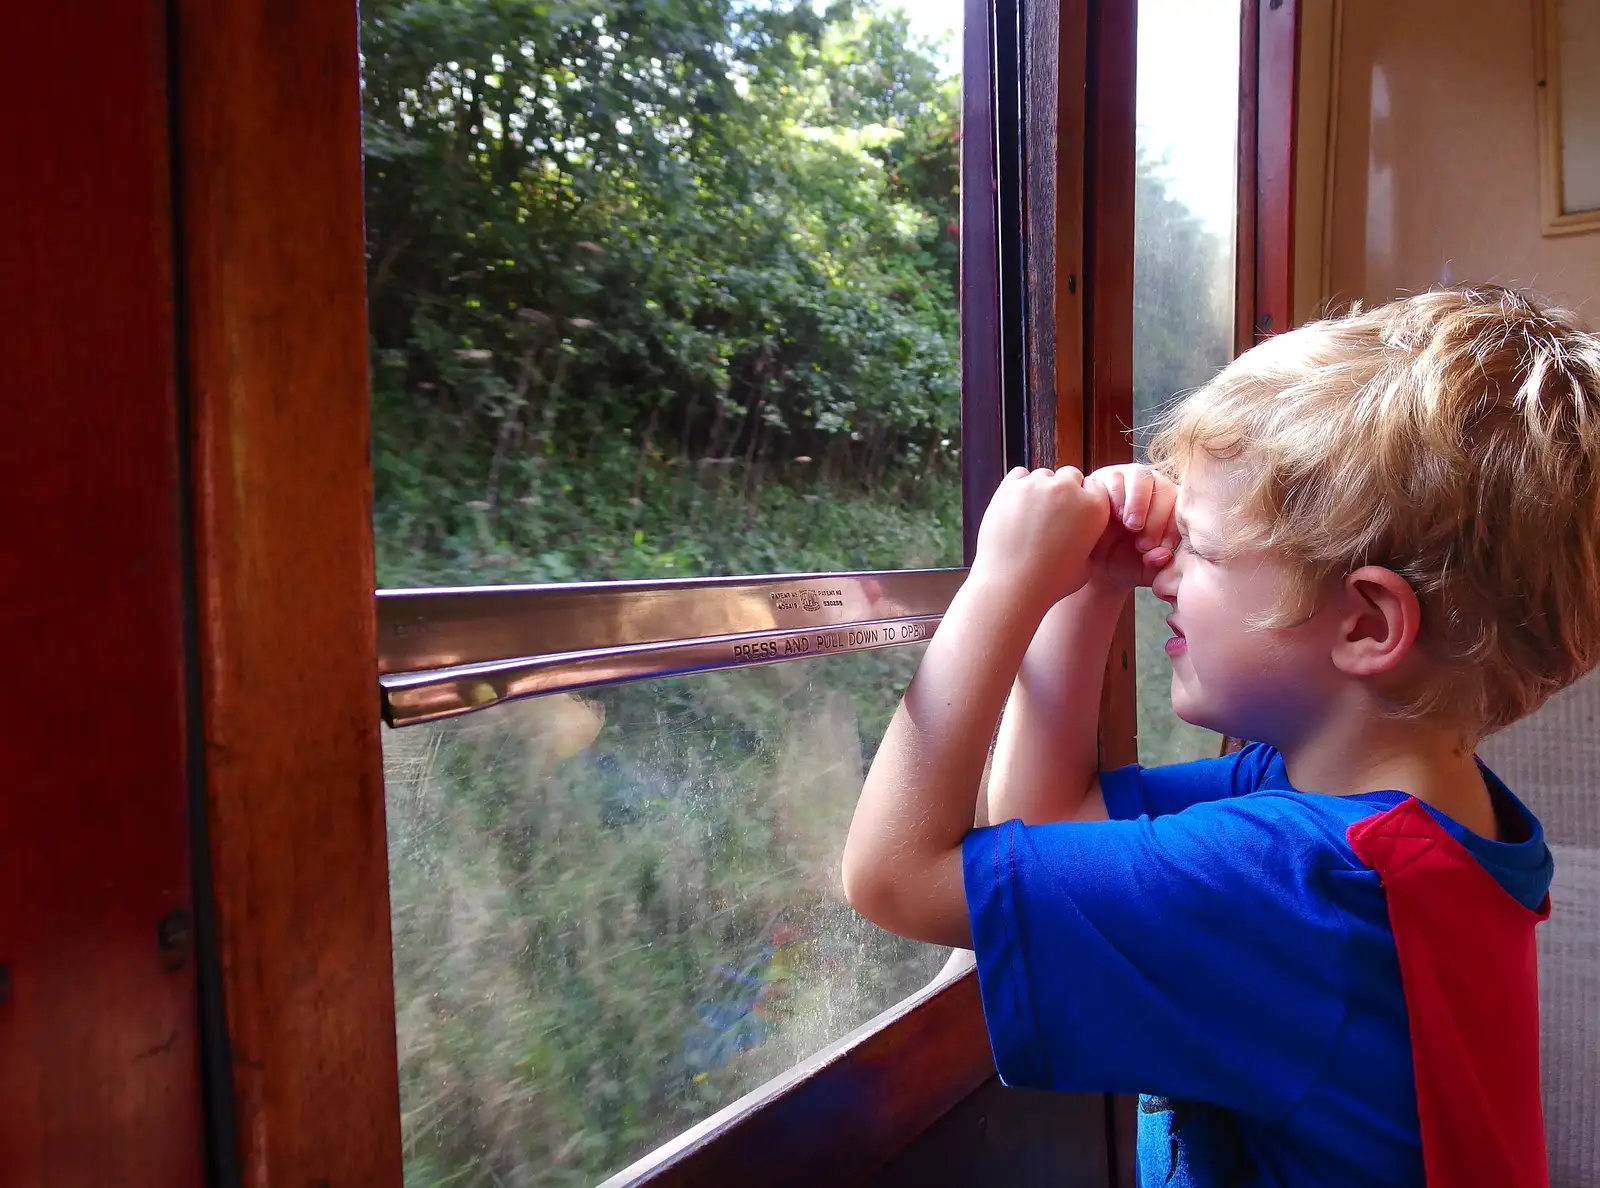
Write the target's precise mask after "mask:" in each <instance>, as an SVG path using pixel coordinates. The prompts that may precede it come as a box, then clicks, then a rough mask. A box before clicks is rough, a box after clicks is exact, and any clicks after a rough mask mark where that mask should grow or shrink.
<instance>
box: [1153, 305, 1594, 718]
mask: <svg viewBox="0 0 1600 1188" xmlns="http://www.w3.org/2000/svg"><path fill="white" fill-rule="evenodd" d="M1196 450H1201V451H1204V452H1205V453H1206V454H1207V455H1210V456H1213V457H1216V458H1219V459H1225V460H1231V461H1233V462H1234V463H1235V464H1236V465H1237V466H1238V468H1239V469H1240V470H1241V472H1242V474H1243V482H1242V484H1241V491H1242V495H1241V498H1240V506H1239V507H1237V508H1236V509H1234V510H1235V511H1236V512H1237V513H1239V514H1238V515H1236V516H1235V517H1234V523H1235V524H1236V525H1237V531H1236V535H1235V538H1234V539H1233V540H1231V541H1230V542H1228V548H1229V550H1230V551H1235V552H1237V551H1244V550H1248V549H1252V548H1265V549H1270V550H1271V551H1273V552H1274V553H1275V554H1277V555H1278V556H1280V557H1283V558H1285V559H1287V560H1289V561H1290V562H1291V564H1292V565H1293V567H1294V568H1295V569H1296V570H1297V571H1298V576H1297V580H1296V583H1295V589H1294V590H1293V591H1291V593H1290V596H1289V598H1288V600H1287V603H1288V604H1286V605H1285V606H1284V607H1283V608H1282V612H1283V613H1282V614H1281V615H1279V616H1277V617H1276V621H1275V623H1274V625H1287V624H1288V623H1290V622H1293V621H1294V620H1295V619H1296V618H1299V617H1303V616H1304V615H1306V614H1309V613H1310V611H1311V610H1312V609H1314V607H1315V605H1316V603H1317V599H1318V597H1319V595H1320V594H1321V592H1322V591H1324V590H1325V589H1327V587H1328V583H1329V582H1331V581H1334V580H1337V579H1338V578H1341V577H1342V576H1343V575H1345V574H1347V573H1349V572H1351V571H1352V570H1354V569H1357V568H1359V567H1361V566H1363V565H1381V566H1385V567H1387V568H1389V569H1392V570H1393V571H1394V572H1396V573H1398V574H1400V575H1401V576H1402V577H1404V578H1405V579H1406V580H1407V581H1408V582H1409V583H1410V584H1411V587H1412V589H1413V590H1415V591H1416V593H1417V596H1418V599H1419V601H1420V602H1421V604H1422V629H1421V633H1420V635H1419V640H1418V643H1419V647H1420V648H1421V650H1422V651H1423V653H1424V654H1425V655H1427V656H1429V657H1431V658H1432V659H1433V661H1434V662H1435V663H1436V664H1437V665H1438V666H1439V667H1440V669H1441V671H1440V672H1439V674H1438V679H1437V680H1430V681H1429V682H1428V687H1427V688H1424V689H1405V690H1392V691H1391V694H1392V700H1393V703H1394V706H1393V708H1394V712H1395V713H1396V714H1398V715H1401V716H1404V717H1411V718H1427V719H1434V720H1440V721H1446V722H1448V723H1450V724H1451V725H1453V726H1456V727H1458V728H1460V729H1462V730H1463V731H1465V732H1466V733H1468V734H1470V735H1473V736H1474V737H1477V736H1481V735H1483V734H1487V733H1490V732H1492V731H1494V730H1497V729H1499V728H1500V727H1502V726H1505V725H1508V724H1509V723H1511V722H1514V721H1516V720H1517V719H1518V718H1521V717H1523V716H1524V715H1526V714H1529V713H1531V712H1532V711H1533V710H1535V709H1537V708H1538V707H1539V706H1540V705H1542V704H1543V703H1544V701H1545V700H1546V699H1547V698H1548V697H1549V696H1550V695H1551V694H1553V693H1555V692H1557V691H1558V690H1560V689H1562V688H1564V687H1565V686H1567V685H1569V684H1571V683H1572V682H1573V681H1575V680H1577V679H1578V678H1579V677H1580V676H1582V675H1584V674H1585V673H1586V672H1588V671H1590V670H1591V669H1593V668H1595V667H1596V666H1597V665H1600V339H1597V338H1596V337H1595V336H1594V335H1591V334H1588V333H1585V332H1584V331H1583V329H1582V328H1581V327H1580V326H1579V324H1578V323H1577V321H1576V319H1575V318H1574V316H1573V315H1572V314H1570V313H1568V312H1566V311H1565V310H1559V309H1553V308H1548V307H1545V306H1542V305H1540V304H1538V303H1537V302H1535V301H1534V300H1533V299H1531V298H1530V297H1528V296H1526V295H1524V294H1521V293H1517V292H1513V291H1511V290H1507V289H1501V288H1472V289H1451V290H1441V291H1436V292H1430V293H1424V294H1421V295H1420V296H1416V297H1411V298H1407V299H1405V300H1400V301H1395V302H1391V303H1390V304H1388V305H1384V306H1381V307H1379V308H1376V309H1372V310H1366V311H1363V310H1361V309H1360V307H1359V306H1357V307H1356V308H1355V309H1353V310H1352V312H1351V313H1350V314H1349V315H1348V316H1347V317H1343V318H1337V319H1331V320H1328V321H1322V322H1314V323H1311V324H1310V325H1307V326H1304V327H1302V328H1300V329H1298V330H1294V331H1291V332H1289V333H1287V334H1283V335H1280V336H1278V337H1276V338H1273V339H1269V340H1267V341H1266V342H1263V343H1262V344H1261V345H1259V346H1257V347H1255V348H1254V349H1253V350H1251V351H1248V352H1246V353H1245V354H1244V355H1242V356H1240V357H1239V358H1238V359H1237V360H1235V361H1234V363H1233V364H1232V365H1231V366H1229V367H1228V368H1227V369H1226V370H1225V371H1223V372H1222V374H1221V375H1219V376H1218V377H1217V378H1216V379H1215V380H1214V381H1212V382H1211V383H1210V384H1208V385H1206V387H1204V388H1202V389H1200V390H1199V391H1198V392H1196V393H1194V394H1193V395H1191V396H1189V397H1188V398H1187V399H1185V400H1183V401H1181V402H1179V403H1178V404H1177V405H1176V406H1175V407H1174V408H1173V409H1172V410H1171V411H1170V412H1169V413H1168V414H1167V416H1166V417H1165V418H1164V419H1163V421H1162V423H1161V425H1160V427H1159V430H1158V432H1157V434H1156V436H1155V438H1154V440H1153V441H1152V442H1151V443H1150V447H1149V458H1150V461H1151V463H1152V464H1153V465H1155V466H1156V467H1157V468H1158V469H1160V470H1162V471H1164V472H1166V473H1167V474H1168V475H1169V476H1171V477H1173V478H1174V479H1179V480H1181V477H1182V473H1183V471H1184V469H1185V468H1186V467H1187V465H1188V462H1189V460H1190V459H1191V458H1192V457H1193V456H1194V452H1195V451H1196Z"/></svg>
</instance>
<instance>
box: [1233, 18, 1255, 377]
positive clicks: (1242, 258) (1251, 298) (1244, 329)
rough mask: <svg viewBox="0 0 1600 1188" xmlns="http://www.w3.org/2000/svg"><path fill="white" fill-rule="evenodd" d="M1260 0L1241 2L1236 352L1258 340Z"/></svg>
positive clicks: (1235, 254)
mask: <svg viewBox="0 0 1600 1188" xmlns="http://www.w3.org/2000/svg"><path fill="white" fill-rule="evenodd" d="M1260 32H1261V14H1260V10H1259V6H1258V0H1241V3H1240V5H1239V143H1238V150H1237V151H1238V154H1239V175H1238V183H1237V185H1236V186H1235V187H1234V202H1235V205H1236V209H1235V211H1234V227H1235V229H1236V230H1235V235H1234V241H1233V353H1234V354H1235V355H1239V354H1243V353H1244V352H1245V351H1248V350H1249V349H1250V348H1251V347H1252V346H1254V345H1255V342H1256V106H1257V97H1258V95H1259V93H1260V78H1259V63H1260Z"/></svg>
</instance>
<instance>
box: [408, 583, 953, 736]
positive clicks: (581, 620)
mask: <svg viewBox="0 0 1600 1188" xmlns="http://www.w3.org/2000/svg"><path fill="white" fill-rule="evenodd" d="M965 578H966V570H964V569H917V570H885V571H876V572H858V573H822V574H817V573H810V574H784V575H772V576H762V577H725V578H678V579H668V580H662V581H627V582H574V583H560V584H551V585H539V586H479V587H459V588H450V589H425V590H379V591H378V594H377V616H378V670H379V678H378V680H379V688H380V693H381V698H382V709H383V717H384V720H385V721H386V722H388V723H389V725H391V726H410V725H415V724H417V723H420V722H428V721H433V720H436V719H439V718H448V717H454V716H456V715H458V714H465V713H470V712H472V711H473V710H476V709H482V708H484V707H485V706H489V705H494V704H496V703H498V702H501V701H506V700H512V699H516V698H521V697H533V696H538V695H540V694H545V693H557V692H563V691H570V690H573V689H582V688H589V687H592V686H596V685H608V684H617V683H619V682H623V681H636V680H644V679H647V678H650V677H661V676H673V675H678V674H682V673H690V672H707V671H712V670H715V669H725V668H744V667H748V666H750V665H755V664H772V663H777V662H779V661H783V660H801V659H809V658H810V657H813V656H826V655H833V654H836V653H840V652H859V651H866V650H870V649H873V648H884V647H894V646H897V645H900V644H909V643H918V642H920V641H922V640H926V639H929V638H931V637H932V635H933V632H934V629H935V628H936V627H937V626H938V624H939V620H940V619H941V618H942V617H943V615H944V612H945V610H946V609H947V608H948V607H949V605H950V600H951V599H952V598H953V597H954V596H955V592H956V590H957V589H959V588H960V586H961V583H962V581H964V580H965Z"/></svg>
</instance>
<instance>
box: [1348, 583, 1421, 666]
mask: <svg viewBox="0 0 1600 1188" xmlns="http://www.w3.org/2000/svg"><path fill="white" fill-rule="evenodd" d="M1343 594H1344V606H1343V607H1342V608H1341V617H1340V620H1339V634H1338V637H1337V638H1336V639H1335V640H1334V646H1333V657H1332V658H1333V664H1334V667H1335V668H1337V669H1338V670H1339V671H1340V672H1342V673H1344V674H1345V675H1346V676H1363V677H1365V676H1382V675H1383V674H1385V673H1390V672H1393V671H1394V670H1395V669H1396V668H1398V667H1399V666H1400V664H1401V662H1402V661H1404V660H1405V658H1406V657H1407V656H1408V655H1409V654H1410V652H1411V645H1412V644H1414V643H1415V642H1416V640H1417V632H1418V631H1419V630H1420V629H1421V627H1422V604H1421V603H1420V602H1418V601H1417V593H1416V591H1415V590H1413V589H1412V588H1411V583H1410V582H1408V581H1406V580H1405V578H1403V577H1401V576H1400V575H1399V574H1397V573H1396V572H1394V570H1392V569H1384V568H1383V567H1382V566H1379V565H1365V566H1362V567H1361V568H1360V569H1358V570H1356V571H1355V572H1354V573H1351V574H1350V575H1349V576H1348V577H1346V578H1345V579H1344V590H1343Z"/></svg>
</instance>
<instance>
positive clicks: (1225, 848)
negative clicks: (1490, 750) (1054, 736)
mask: <svg viewBox="0 0 1600 1188" xmlns="http://www.w3.org/2000/svg"><path fill="white" fill-rule="evenodd" d="M1480 771H1481V772H1482V775H1483V778H1484V781H1485V783H1486V784H1487V785H1488V788H1489V792H1490V797H1491V799H1492V800H1493V802H1494V805H1495V810H1496V815H1497V817H1498V819H1499V820H1500V822H1501V823H1502V835H1503V840H1493V839H1490V838H1486V837H1482V836H1479V835H1477V834H1475V833H1472V832H1471V831H1470V830H1468V829H1466V828H1465V827H1464V826H1462V825H1461V824H1459V823H1458V822H1456V821H1454V820H1452V819H1451V818H1449V817H1447V816H1445V815H1444V814H1442V813H1439V812H1437V811H1436V810H1434V809H1433V808H1431V807H1429V806H1426V805H1422V804H1421V802H1419V801H1414V800H1413V798H1412V797H1410V796H1408V795H1407V794H1406V793H1404V792H1401V791H1399V790H1394V789H1388V790H1377V791H1372V792H1364V793H1359V794H1355V795H1347V796H1333V795H1326V794H1322V793H1315V792H1303V791H1300V790H1298V789H1296V788H1295V787H1294V786H1293V784H1292V783H1291V782H1290V781H1289V778H1288V775H1287V772H1286V771H1285V768H1284V763H1283V757H1282V755H1281V754H1279V753H1278V752H1277V751H1276V750H1275V749H1273V748H1272V747H1268V746H1264V745H1261V744H1252V745H1250V746H1247V747H1245V748H1244V749H1243V750H1241V751H1239V752H1237V753H1236V754H1233V755H1228V756H1224V757H1222V758H1220V759H1215V760H1202V761H1199V762H1196V763H1188V764H1176V765H1173V766H1170V767H1156V768H1128V769H1123V770H1122V771H1120V772H1116V773H1106V776H1103V777H1102V780H1103V788H1104V790H1105V791H1106V808H1107V813H1108V815H1109V816H1111V818H1112V819H1113V820H1133V819H1137V818H1139V817H1149V818H1152V819H1153V820H1161V821H1162V822H1163V824H1162V826H1161V827H1162V828H1164V829H1167V830H1171V831H1173V832H1175V833H1177V834H1179V835H1185V836H1188V837H1192V838H1203V839H1207V840H1206V841H1204V842H1203V843H1202V844H1204V845H1205V846H1206V848H1207V849H1208V850H1211V851H1212V852H1213V853H1215V854H1216V855H1217V858H1218V860H1219V861H1220V862H1222V863H1225V864H1228V865H1232V864H1234V863H1236V862H1237V863H1245V864H1249V863H1253V862H1257V861H1263V860H1268V861H1270V862H1272V863H1273V864H1274V865H1279V866H1282V865H1284V864H1286V863H1290V862H1293V863H1294V864H1295V865H1306V864H1307V863H1312V864H1315V865H1319V866H1323V867H1327V868H1332V869H1336V870H1349V871H1366V870H1368V869H1369V867H1368V864H1367V863H1366V862H1365V861H1364V860H1363V859H1362V858H1361V857H1360V856H1359V854H1358V853H1357V847H1356V845H1355V843H1354V836H1353V833H1354V831H1356V829H1357V827H1358V826H1363V823H1370V821H1371V819H1372V818H1373V817H1375V816H1382V815H1385V814H1391V813H1399V812H1402V811H1406V809H1407V806H1408V805H1415V806H1417V807H1418V808H1420V809H1421V810H1424V811H1426V812H1427V814H1428V815H1429V816H1430V817H1431V818H1432V819H1433V820H1434V821H1435V822H1437V824H1438V826H1439V827H1440V830H1441V831H1442V833H1443V835H1444V836H1446V837H1448V838H1449V839H1451V840H1452V841H1453V842H1454V843H1456V844H1457V845H1459V846H1460V848H1461V849H1462V850H1464V851H1465V853H1466V855H1467V856H1468V857H1470V858H1471V859H1472V860H1474V861H1475V862H1476V863H1477V864H1478V865H1479V866H1481V867H1483V868H1484V870H1485V871H1487V872H1488V873H1489V874H1490V875H1491V876H1492V877H1493V878H1494V879H1495V881H1496V882H1498V883H1499V884H1500V885H1501V887H1502V888H1503V889H1504V890H1505V891H1506V892H1507V893H1508V894H1509V895H1511V896H1512V897H1513V898H1514V899H1516V900H1518V901H1519V902H1521V903H1522V904H1524V905H1525V906H1527V907H1529V908H1530V909H1532V908H1537V906H1538V905H1539V903H1540V902H1541V901H1542V899H1543V898H1544V896H1545V894H1546V893H1547V892H1548V890H1549V886H1550V880H1551V877H1552V874H1553V869H1554V865H1553V860H1552V857H1551V854H1550V850H1549V847H1548V846H1547V845H1546V843H1545V838H1544V830H1543V826H1542V825H1541V824H1540V822H1539V819H1538V818H1537V817H1536V816H1535V815H1534V814H1533V813H1532V811H1530V810H1529V809H1528V807H1527V806H1526V805H1525V804H1523V803H1522V801H1520V800H1519V799H1518V798H1517V797H1516V795H1515V794H1514V793H1513V792H1512V791H1511V789H1510V788H1508V787H1507V786H1506V785H1505V784H1504V782H1502V781H1501V780H1500V779H1499V777H1498V776H1496V775H1495V774H1494V772H1493V771H1491V770H1490V769H1489V768H1488V767H1487V766H1484V765H1481V764H1480ZM1107 777H1110V778H1109V780H1108V779H1107ZM1363 827H1366V826H1363Z"/></svg>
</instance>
